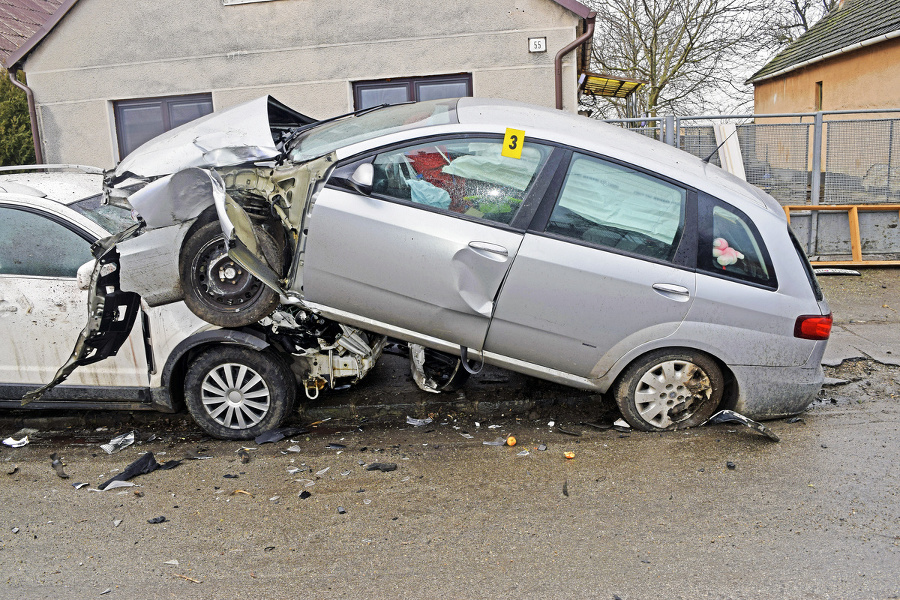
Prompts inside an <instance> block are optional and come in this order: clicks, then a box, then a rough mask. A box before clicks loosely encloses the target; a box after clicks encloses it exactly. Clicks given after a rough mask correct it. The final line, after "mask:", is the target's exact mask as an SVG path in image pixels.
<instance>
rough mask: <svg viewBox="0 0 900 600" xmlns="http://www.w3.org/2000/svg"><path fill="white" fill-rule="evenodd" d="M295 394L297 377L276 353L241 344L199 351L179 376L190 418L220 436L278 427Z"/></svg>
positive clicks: (249, 434) (232, 436)
mask: <svg viewBox="0 0 900 600" xmlns="http://www.w3.org/2000/svg"><path fill="white" fill-rule="evenodd" d="M296 397H297V382H296V380H295V379H294V375H293V372H292V371H291V369H290V367H289V366H288V365H287V364H286V362H285V361H284V360H283V359H282V358H281V357H280V356H277V355H275V354H272V353H271V352H260V351H257V350H252V349H250V348H245V347H243V346H236V345H221V346H216V347H213V348H209V349H207V350H205V351H203V352H202V353H201V354H200V355H199V356H197V358H195V359H194V360H193V361H192V362H191V364H190V366H189V367H188V370H187V374H186V376H185V381H184V400H185V404H186V405H187V408H188V411H189V412H190V413H191V416H192V417H193V418H194V421H196V422H197V424H198V425H199V426H200V427H201V428H202V429H203V430H204V431H206V432H207V433H208V434H209V435H211V436H213V437H215V438H219V439H223V440H249V439H253V438H255V437H256V436H258V435H259V434H261V433H264V432H266V431H269V430H270V429H274V428H276V427H278V426H279V425H280V424H281V422H282V421H283V420H284V418H285V417H286V416H287V415H288V414H289V413H290V412H291V411H292V410H293V408H294V402H295V401H296Z"/></svg>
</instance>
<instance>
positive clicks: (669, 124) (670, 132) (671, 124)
mask: <svg viewBox="0 0 900 600" xmlns="http://www.w3.org/2000/svg"><path fill="white" fill-rule="evenodd" d="M677 139H678V138H677V137H676V135H675V115H666V144H668V145H669V146H674V145H675V144H676V140H677Z"/></svg>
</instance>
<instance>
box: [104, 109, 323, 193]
mask: <svg viewBox="0 0 900 600" xmlns="http://www.w3.org/2000/svg"><path fill="white" fill-rule="evenodd" d="M315 122H316V120H315V119H313V118H311V117H307V116H306V115H303V114H301V113H298V112H296V111H294V110H292V109H290V108H288V107H287V106H285V105H284V104H282V103H281V102H279V101H278V100H276V99H275V98H273V97H271V96H263V97H261V98H257V99H255V100H251V101H250V102H245V103H244V104H239V105H237V106H233V107H231V108H227V109H225V110H220V111H216V112H214V113H210V114H208V115H206V116H205V117H201V118H199V119H196V120H194V121H191V122H190V123H185V124H184V125H182V126H181V127H177V128H175V129H172V130H171V131H167V132H166V133H164V134H162V135H160V136H157V137H155V138H153V139H152V140H150V141H149V142H147V143H146V144H144V145H142V146H141V147H139V148H138V149H137V150H135V151H134V152H132V153H131V154H129V155H128V156H126V157H125V158H124V159H123V160H122V162H120V163H119V165H118V166H117V167H116V169H115V171H114V179H115V180H119V181H121V180H122V179H125V178H127V177H129V176H132V175H133V176H137V177H142V178H147V177H159V176H160V175H169V174H171V173H175V172H176V171H180V170H182V169H186V168H189V167H200V168H210V167H225V166H230V165H239V164H243V163H247V162H252V161H256V160H267V159H271V158H274V157H276V156H278V154H279V153H280V150H279V149H278V148H277V144H276V139H277V137H279V132H282V131H287V130H290V129H292V128H294V127H299V126H302V125H308V124H310V123H315Z"/></svg>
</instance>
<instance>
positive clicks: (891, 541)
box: [0, 272, 900, 600]
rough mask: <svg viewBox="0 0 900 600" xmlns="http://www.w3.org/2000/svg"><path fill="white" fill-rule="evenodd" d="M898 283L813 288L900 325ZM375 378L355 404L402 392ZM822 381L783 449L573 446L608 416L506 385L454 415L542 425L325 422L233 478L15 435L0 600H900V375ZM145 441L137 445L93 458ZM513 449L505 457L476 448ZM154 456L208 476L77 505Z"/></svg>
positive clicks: (635, 442)
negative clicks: (509, 406) (486, 403)
mask: <svg viewBox="0 0 900 600" xmlns="http://www.w3.org/2000/svg"><path fill="white" fill-rule="evenodd" d="M888 273H891V275H889V276H886V277H889V278H888V279H879V278H878V277H880V276H879V275H878V274H872V273H867V274H866V279H868V284H869V285H868V287H866V286H863V287H862V288H861V291H860V292H859V295H860V296H861V297H864V300H863V299H860V300H854V294H856V293H857V292H855V291H853V290H850V291H849V292H848V291H847V290H846V289H841V290H837V291H835V289H831V288H839V287H840V288H843V287H844V286H849V287H852V286H858V285H860V284H861V279H857V280H852V281H851V280H849V279H843V280H841V281H840V282H836V281H835V280H828V281H823V283H824V284H825V285H826V286H827V287H826V290H827V293H829V298H830V299H831V300H832V306H833V308H835V313H836V315H838V314H840V316H839V317H838V322H843V323H846V324H847V325H851V321H857V322H858V321H862V320H865V321H868V322H869V323H872V322H876V323H883V324H884V326H885V327H891V326H892V324H896V322H897V320H896V319H894V317H893V315H894V313H893V312H891V310H890V309H886V308H883V306H890V302H893V298H896V297H898V296H897V295H896V288H894V293H893V295H890V296H885V298H886V299H882V298H881V297H876V296H880V294H881V292H878V290H886V291H885V292H884V294H890V293H891V288H892V287H893V286H895V285H897V278H896V277H895V276H894V275H893V273H894V272H888ZM890 277H893V279H891V278H890ZM885 281H886V282H887V283H884V282H885ZM875 285H878V286H879V287H877V288H876V287H874V286H875ZM882 285H885V286H887V287H884V288H882V287H880V286H882ZM873 290H875V291H874V292H873ZM879 302H880V303H881V304H878V303H879ZM839 309H840V313H839V312H838V310H839ZM853 311H857V312H853ZM860 315H862V316H860ZM863 317H865V318H863ZM882 317H883V318H882ZM892 319H893V320H892ZM883 331H894V330H893V329H884V330H883ZM886 335H888V337H889V338H890V337H891V336H892V335H893V334H891V333H888V334H886ZM385 373H388V375H385V374H382V376H381V377H382V378H381V379H378V378H376V379H374V380H373V381H372V382H371V383H369V384H367V385H366V386H362V387H361V388H360V390H358V391H357V392H356V393H358V394H360V395H363V396H366V397H376V398H389V397H392V396H393V395H394V394H395V393H396V394H400V392H399V391H396V390H400V389H401V388H402V389H406V387H407V385H408V381H405V380H404V378H403V376H402V375H400V374H399V371H397V370H396V369H395V370H394V371H391V370H387V371H385ZM390 373H393V374H390ZM828 375H829V376H830V377H832V378H833V379H835V382H834V384H833V385H829V386H828V387H826V388H825V389H824V390H823V392H822V394H821V398H820V400H819V401H817V402H816V403H815V404H814V405H813V406H812V407H811V408H810V410H809V411H808V412H807V413H805V414H804V415H803V418H802V421H797V422H793V423H789V422H787V421H775V422H771V423H769V424H768V425H769V426H770V427H771V428H772V429H773V430H774V431H775V432H776V433H777V434H778V435H779V436H780V437H781V440H782V441H781V442H779V443H775V442H772V441H769V440H768V439H767V438H765V437H763V436H761V435H759V434H758V433H756V432H754V431H751V430H749V429H747V428H744V427H740V426H731V425H724V426H723V425H719V426H713V427H702V428H695V429H692V430H687V431H681V432H668V433H660V434H645V433H636V432H630V433H621V432H618V431H614V430H609V429H606V430H599V429H596V428H594V427H591V426H589V425H585V424H582V423H584V422H594V421H603V422H609V420H610V419H609V414H607V413H603V411H602V410H601V409H600V407H599V406H593V405H589V406H587V407H586V406H585V405H584V402H583V400H584V399H585V398H588V397H587V396H578V395H577V394H576V395H572V394H570V392H569V391H567V390H566V388H562V387H559V386H547V385H545V384H540V383H537V382H534V380H529V379H528V378H524V379H518V378H517V377H516V376H511V377H509V378H507V379H506V380H503V379H502V378H498V376H497V375H496V374H494V375H491V377H493V379H492V380H490V381H489V382H487V383H485V382H484V381H481V382H479V381H476V382H474V384H473V386H472V388H473V389H472V390H470V391H469V392H467V393H468V394H469V395H470V396H476V397H479V398H481V397H483V398H485V399H496V398H497V397H502V396H504V395H516V394H522V393H524V391H523V390H527V389H528V388H529V385H533V386H535V387H536V388H537V389H538V391H539V393H537V394H536V395H537V396H539V397H540V398H541V399H542V402H541V403H539V406H538V407H537V408H533V409H531V410H526V411H524V412H523V413H521V414H520V415H519V416H518V417H514V416H508V415H507V416H503V415H504V412H503V411H502V410H501V411H498V412H494V413H490V412H488V414H485V411H482V412H481V413H480V414H472V413H469V414H462V413H461V412H460V411H459V410H457V409H458V408H459V405H458V404H448V405H446V407H445V410H443V411H441V412H440V414H437V415H436V419H435V422H434V423H432V424H430V425H426V426H424V427H412V426H408V425H406V424H405V423H404V420H403V419H398V418H394V417H391V416H387V417H384V416H383V417H382V418H381V419H380V420H377V421H376V420H359V419H347V420H342V421H339V420H332V421H328V422H325V423H322V424H319V425H316V426H309V427H308V429H309V432H308V433H303V434H297V435H294V436H291V437H288V438H286V439H284V440H282V441H279V442H276V443H273V444H265V445H260V446H257V445H255V444H249V447H251V448H252V449H250V450H249V451H248V454H249V456H250V459H249V462H247V463H243V462H241V459H240V458H239V455H238V454H237V451H238V450H240V448H241V446H242V444H240V443H237V442H222V441H217V440H211V439H209V438H206V437H204V436H203V435H201V434H200V433H199V430H198V429H196V428H195V427H193V426H192V425H191V424H190V423H189V422H187V421H186V420H184V419H181V418H174V419H173V418H172V417H168V416H160V415H148V416H144V417H142V418H141V419H140V420H139V421H134V420H132V419H123V420H120V421H113V422H110V421H106V420H104V418H102V417H101V416H100V415H94V416H90V417H85V416H84V415H79V416H78V417H77V419H74V420H72V421H65V420H61V421H57V422H54V421H53V420H50V421H47V420H42V419H39V418H38V419H31V420H29V419H24V420H23V418H22V417H21V415H14V416H6V417H4V418H2V419H0V434H2V436H3V437H6V436H7V435H12V434H15V433H16V431H15V428H14V427H16V428H17V427H19V426H20V425H29V424H30V425H37V426H38V429H39V431H37V432H36V433H33V434H32V436H31V438H32V440H33V441H32V443H30V444H29V445H27V446H25V447H23V448H18V449H12V448H7V447H5V446H4V447H0V562H2V564H3V571H2V573H3V575H2V578H0V597H2V598H16V599H22V598H24V599H29V598H66V599H68V598H94V597H99V596H101V594H103V593H104V592H106V591H107V590H109V591H108V593H107V594H103V596H104V597H109V598H135V597H136V598H238V597H240V598H251V599H263V598H285V599H287V598H297V597H310V598H342V599H355V598H359V599H370V598H437V597H440V598H608V599H613V598H616V597H618V598H621V599H622V600H629V599H639V598H691V599H693V598H754V599H758V598H842V599H845V598H846V599H853V598H879V599H881V598H897V597H900V502H898V500H900V498H898V490H900V469H898V467H897V462H898V461H897V455H898V449H900V427H898V425H900V367H897V366H892V365H889V364H883V363H879V362H877V361H875V360H872V359H871V358H866V357H865V356H863V357H861V358H856V359H852V360H848V361H845V362H844V363H843V364H842V365H841V366H839V367H835V368H831V367H829V368H828ZM529 382H530V383H529ZM532 393H533V392H532ZM573 398H574V399H575V400H578V399H580V400H582V402H581V403H578V402H570V400H572V399H573ZM379 402H381V401H380V400H379ZM382 404H387V401H385V402H382ZM417 407H418V408H420V409H421V412H418V413H414V414H412V415H411V416H414V417H424V416H426V414H427V413H426V411H425V409H426V405H425V404H424V403H421V402H420V403H418V404H417V403H416V402H410V403H409V404H408V406H407V408H410V409H416V408H417ZM310 414H311V413H310ZM550 419H553V420H554V421H555V425H554V426H552V427H551V426H549V425H548V422H549V420H550ZM309 421H310V418H309V414H307V415H306V416H305V417H301V418H300V419H299V420H298V421H297V422H296V423H295V424H297V425H307V426H308V425H309ZM135 423H137V426H138V427H139V429H140V436H141V437H142V438H143V440H144V441H140V442H138V443H136V444H135V445H133V446H130V447H128V448H125V449H124V450H121V451H120V452H117V453H115V454H112V455H107V454H106V453H105V452H104V451H103V450H102V449H100V444H102V443H106V442H108V441H109V439H110V438H111V437H113V436H114V435H116V434H118V433H122V432H123V431H127V430H128V429H130V428H131V427H132V426H135ZM493 426H499V427H493ZM97 427H101V428H102V430H101V431H97V430H96V429H97ZM560 428H562V429H563V430H565V431H570V432H574V433H578V434H580V435H578V436H573V435H568V434H567V433H564V432H563V431H561V429H560ZM463 434H467V435H469V436H471V438H468V437H465V436H464V435H463ZM508 434H512V435H514V436H515V437H516V438H517V440H518V443H517V444H516V446H514V447H509V446H487V445H484V444H483V442H485V441H493V440H496V439H497V438H505V437H506V435H508ZM154 435H155V436H156V438H155V439H152V440H149V438H150V437H151V436H154ZM328 444H341V445H343V446H345V448H337V447H332V448H328V447H327V446H328ZM542 445H543V446H546V449H544V450H541V449H540V448H541V446H542ZM145 452H152V453H153V454H154V456H155V458H156V459H157V460H158V461H159V462H164V461H167V460H172V459H181V458H183V457H185V456H187V455H198V454H199V455H202V456H208V457H209V458H207V459H204V460H184V461H183V462H181V463H180V464H179V465H178V466H177V467H175V468H174V469H171V470H158V471H154V472H152V473H149V474H146V475H141V476H139V477H136V478H135V479H133V480H132V481H133V483H135V484H136V485H135V487H128V488H121V489H113V490H107V491H103V492H97V491H91V489H90V488H96V486H97V485H98V484H100V483H101V482H103V481H106V480H107V479H109V478H111V477H113V476H114V475H116V474H117V473H119V472H121V471H122V470H123V469H124V468H125V467H126V466H127V465H128V464H130V463H132V462H133V461H135V460H137V459H139V458H141V456H142V455H143V453H145ZM522 452H527V455H522V456H520V453H522ZM564 452H573V453H574V458H572V459H567V458H565V456H564ZM52 453H58V454H59V456H60V457H61V459H62V462H63V463H64V465H63V469H64V472H65V473H66V474H67V475H68V476H69V478H68V479H62V478H60V477H59V476H58V475H57V473H56V471H55V470H54V469H53V468H52V467H51V460H50V454H52ZM373 463H389V464H395V465H396V466H397V468H396V470H393V471H387V472H382V471H378V470H374V471H369V470H367V466H369V465H371V464H373ZM729 463H731V464H732V465H733V467H734V468H733V469H732V468H729V466H728V464H729ZM295 469H299V470H296V471H295ZM326 469H327V470H326ZM292 471H293V472H292ZM226 475H229V476H236V477H228V478H226V477H225V476H226ZM73 482H85V483H88V484H89V485H88V486H85V487H83V488H81V489H75V488H74V487H73V486H72V485H71V484H72V483H73ZM301 492H308V493H309V497H307V498H301V497H300V494H301ZM161 516H164V517H165V518H166V520H165V522H162V523H157V524H152V523H149V522H148V520H151V519H154V518H156V517H161ZM173 561H177V564H175V563H174V562H173Z"/></svg>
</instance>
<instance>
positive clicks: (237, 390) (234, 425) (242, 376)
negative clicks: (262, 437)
mask: <svg viewBox="0 0 900 600" xmlns="http://www.w3.org/2000/svg"><path fill="white" fill-rule="evenodd" d="M202 399H203V408H205V409H206V412H207V413H208V414H209V416H210V417H212V419H213V420H214V421H215V422H216V423H218V424H219V425H223V426H225V427H228V428H229V429H247V428H249V427H253V426H254V425H257V424H258V423H259V422H260V421H262V420H263V418H265V416H266V414H267V413H268V412H269V403H270V397H269V387H268V386H267V385H266V382H265V381H263V378H262V377H260V375H259V373H257V372H256V371H254V370H253V369H251V368H249V367H247V366H246V365H239V364H236V363H226V364H224V365H219V366H218V367H216V368H215V369H213V370H212V371H210V372H209V373H208V374H207V375H206V377H205V378H204V379H203V387H202Z"/></svg>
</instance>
